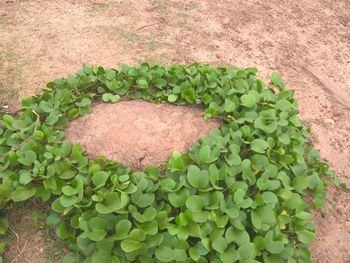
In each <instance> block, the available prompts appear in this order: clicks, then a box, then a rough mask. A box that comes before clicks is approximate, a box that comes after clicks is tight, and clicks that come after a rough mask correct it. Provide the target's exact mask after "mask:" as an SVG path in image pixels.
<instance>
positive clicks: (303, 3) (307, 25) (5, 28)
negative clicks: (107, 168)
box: [0, 0, 350, 263]
mask: <svg viewBox="0 0 350 263" xmlns="http://www.w3.org/2000/svg"><path fill="white" fill-rule="evenodd" d="M0 36H1V37H0V102H1V103H0V105H2V106H6V107H7V106H8V110H10V111H12V112H14V111H15V110H16V109H18V107H19V102H20V99H21V98H23V97H24V96H29V95H34V94H35V93H37V92H39V91H40V90H41V89H42V88H43V87H44V85H45V83H46V82H48V81H50V80H52V79H55V78H58V77H61V76H66V75H67V74H71V73H73V72H75V71H76V70H77V69H78V68H80V67H81V64H82V63H87V64H97V65H102V66H105V67H117V66H118V65H119V64H121V63H128V64H132V65H136V64H138V63H139V62H141V61H145V60H146V61H149V62H153V63H160V64H164V65H169V64H171V63H174V62H176V63H184V64H188V63H191V62H193V61H198V62H200V63H210V64H212V65H227V64H233V65H237V66H242V67H247V66H256V67H258V68H259V70H260V77H261V78H264V79H266V78H267V76H268V74H270V73H271V72H272V71H279V72H280V73H281V74H282V76H283V77H284V79H285V81H286V84H287V86H288V87H290V88H293V89H295V95H296V97H297V99H298V100H299V104H300V115H301V118H302V119H303V120H304V121H306V122H308V123H309V124H310V125H311V126H312V142H313V143H314V145H315V147H316V148H319V149H320V151H321V155H322V157H323V158H324V159H326V160H327V161H329V162H330V163H331V165H332V167H333V168H334V169H335V170H336V172H337V175H338V176H339V177H340V178H341V179H342V180H343V181H344V182H346V183H348V184H349V183H350V173H349V170H350V139H349V134H350V111H349V107H350V106H349V105H350V102H349V101H350V1H349V0H339V1H333V0H300V1H280V0H271V1H258V0H234V1H229V0H218V1H209V0H203V1H199V0H197V1H196V0H192V1H185V0H178V1H175V0H94V1H87V0H52V1H46V0H2V1H0ZM128 114H130V115H132V111H130V112H129V113H128ZM174 114H175V113H174ZM166 121H167V122H170V121H169V120H166ZM177 121H178V120H177V119H175V120H173V121H171V123H176V122H177ZM147 122H149V120H148V119H147V117H146V116H145V118H144V119H141V120H139V123H143V124H146V123H147ZM136 124H137V123H136ZM136 124H135V123H131V122H130V123H127V122H125V125H124V126H123V129H127V127H133V126H126V125H136ZM143 124H142V125H143ZM160 127H161V126H160ZM150 129H151V130H152V131H156V130H155V128H154V127H150ZM140 132H141V131H140ZM139 136H141V135H139ZM135 147H136V146H135ZM142 147H143V146H141V147H140V149H141V150H140V151H142ZM145 161H146V160H145ZM153 161H154V162H155V159H154V160H153ZM29 213H30V211H29ZM11 216H12V217H11V218H10V219H12V221H11V222H12V223H13V224H14V227H16V228H15V230H16V231H17V233H18V235H19V237H22V238H20V240H19V241H18V242H16V240H15V239H14V241H13V242H12V243H11V244H10V246H9V249H8V250H7V253H6V261H5V262H11V261H12V260H13V258H14V257H15V256H16V255H17V254H18V252H17V248H16V247H17V246H18V247H19V248H23V246H24V245H25V244H26V242H27V247H26V249H25V250H24V252H23V255H25V256H26V258H27V259H28V260H29V262H38V263H41V262H59V256H54V257H52V254H54V255H56V254H57V255H62V254H63V249H61V250H59V249H58V251H56V252H55V253H52V246H48V245H47V244H48V240H49V239H47V236H46V235H45V234H44V233H43V231H32V232H30V234H28V230H26V229H31V228H33V227H34V223H33V222H32V220H29V219H28V220H20V219H21V218H30V216H29V217H25V216H24V215H22V214H16V213H14V214H13V215H11ZM315 222H316V224H317V230H318V236H317V240H316V241H315V242H314V243H313V245H312V257H313V262H316V263H330V262H332V263H333V262H334V263H347V262H350V197H349V194H347V193H345V192H344V191H342V190H340V189H336V188H334V187H331V188H330V191H329V195H328V201H327V203H326V205H325V207H324V208H323V209H322V210H321V211H320V212H315ZM37 247H39V248H40V249H34V248H37ZM53 247H58V246H53ZM21 260H22V261H20V260H19V261H17V262H24V261H25V260H24V259H21Z"/></svg>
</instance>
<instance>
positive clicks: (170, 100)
mask: <svg viewBox="0 0 350 263" xmlns="http://www.w3.org/2000/svg"><path fill="white" fill-rule="evenodd" d="M176 100H177V95H176V94H170V95H169V96H168V101H169V102H175V101H176Z"/></svg>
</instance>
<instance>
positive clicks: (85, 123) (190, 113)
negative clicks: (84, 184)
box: [66, 100, 220, 169]
mask: <svg viewBox="0 0 350 263" xmlns="http://www.w3.org/2000/svg"><path fill="white" fill-rule="evenodd" d="M219 125H220V122H219V121H218V120H214V119H209V120H205V119H204V118H203V109H201V108H200V107H197V106H174V105H169V104H153V103H150V102H146V101H142V100H132V101H123V102H119V103H116V104H108V103H102V104H97V105H95V106H94V107H93V110H92V113H91V114H88V115H85V116H83V117H81V118H78V119H76V120H74V121H72V122H71V123H70V125H69V126H68V128H67V130H66V137H67V139H68V140H70V141H71V142H73V143H79V144H81V145H82V146H83V147H84V148H85V149H86V151H87V152H88V154H89V156H90V157H91V158H95V157H97V156H100V155H102V156H105V157H107V158H109V159H111V160H115V161H118V162H121V163H122V164H125V165H127V166H131V167H132V168H134V169H142V168H144V167H146V166H148V165H153V166H156V167H162V165H163V164H164V163H165V162H166V161H167V160H168V159H169V158H170V156H171V154H172V152H173V151H174V150H177V151H181V152H186V151H187V150H188V149H189V148H190V146H191V145H192V144H193V143H194V142H195V141H197V140H198V139H200V138H201V137H205V136H206V135H207V134H208V133H209V131H210V130H211V129H212V128H216V127H219Z"/></svg>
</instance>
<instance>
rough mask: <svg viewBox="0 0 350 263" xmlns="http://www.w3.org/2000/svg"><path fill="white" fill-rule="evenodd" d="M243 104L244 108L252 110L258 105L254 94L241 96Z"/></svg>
mask: <svg viewBox="0 0 350 263" xmlns="http://www.w3.org/2000/svg"><path fill="white" fill-rule="evenodd" d="M241 102H242V105H243V106H246V107H248V108H251V107H253V106H254V105H255V104H256V97H255V96H254V95H253V94H244V95H242V96H241Z"/></svg>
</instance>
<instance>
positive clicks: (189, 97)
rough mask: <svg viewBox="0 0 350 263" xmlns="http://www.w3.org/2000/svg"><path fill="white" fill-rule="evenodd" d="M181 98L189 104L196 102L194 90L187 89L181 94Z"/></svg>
mask: <svg viewBox="0 0 350 263" xmlns="http://www.w3.org/2000/svg"><path fill="white" fill-rule="evenodd" d="M181 97H182V98H183V99H185V100H186V101H187V102H188V103H195V102H196V94H195V92H194V89H193V88H187V89H185V90H183V91H182V92H181Z"/></svg>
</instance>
